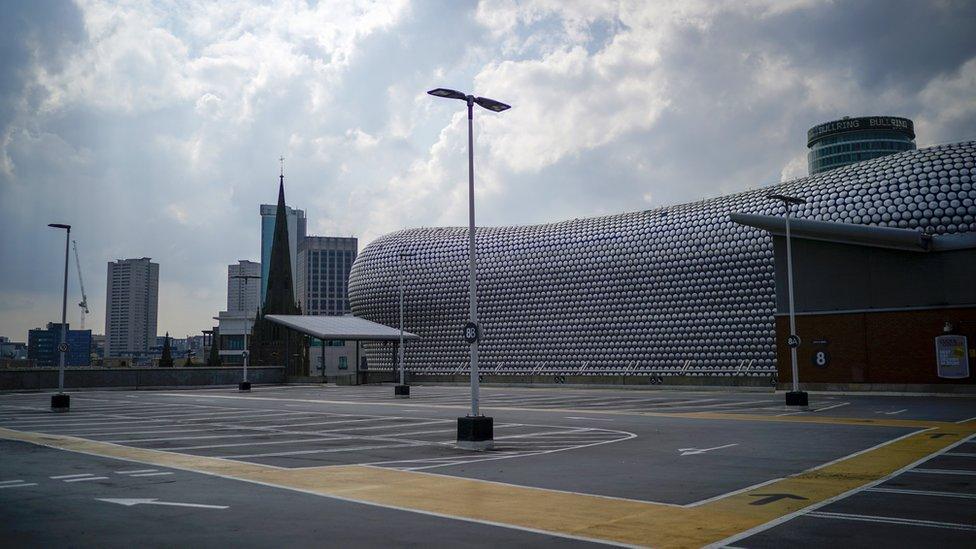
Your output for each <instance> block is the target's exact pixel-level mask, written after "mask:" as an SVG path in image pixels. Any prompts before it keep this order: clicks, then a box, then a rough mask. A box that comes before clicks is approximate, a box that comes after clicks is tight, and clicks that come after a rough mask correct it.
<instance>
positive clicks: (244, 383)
mask: <svg viewBox="0 0 976 549" xmlns="http://www.w3.org/2000/svg"><path fill="white" fill-rule="evenodd" d="M229 278H240V279H242V280H244V291H247V282H248V281H249V280H251V279H252V278H261V277H260V276H258V275H230V277H229ZM237 288H238V290H237V297H238V300H239V301H243V300H242V299H241V291H240V286H238V287H237ZM244 325H245V326H246V325H247V321H246V320H245V321H244ZM217 344H218V343H217V341H214V342H212V343H211V345H217ZM241 358H243V359H244V373H243V376H244V377H243V378H241V382H240V383H238V384H237V390H238V391H240V392H242V393H249V392H251V382H250V381H248V380H247V358H248V351H247V332H245V333H244V350H243V351H242V352H241Z"/></svg>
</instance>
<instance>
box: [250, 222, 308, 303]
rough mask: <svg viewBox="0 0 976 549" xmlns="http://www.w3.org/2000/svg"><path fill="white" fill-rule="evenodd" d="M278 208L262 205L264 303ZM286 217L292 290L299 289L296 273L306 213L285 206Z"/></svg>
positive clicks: (262, 293)
mask: <svg viewBox="0 0 976 549" xmlns="http://www.w3.org/2000/svg"><path fill="white" fill-rule="evenodd" d="M277 211H278V206H277V205H275V204H261V299H260V301H262V302H263V301H264V299H265V296H266V295H267V293H268V269H269V268H270V265H271V246H272V244H273V243H274V234H275V218H276V215H277V213H276V212H277ZM285 217H286V218H287V220H288V251H289V252H290V253H289V257H290V258H291V273H292V281H291V284H292V286H291V287H292V288H297V287H298V280H297V278H296V273H297V272H298V245H299V244H300V243H301V242H302V241H303V240H304V239H305V230H306V221H305V211H304V210H296V209H294V208H290V207H288V206H285Z"/></svg>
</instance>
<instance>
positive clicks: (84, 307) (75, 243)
mask: <svg viewBox="0 0 976 549" xmlns="http://www.w3.org/2000/svg"><path fill="white" fill-rule="evenodd" d="M71 245H72V246H74V248H75V266H76V267H78V285H79V286H81V303H79V304H78V306H79V307H81V329H82V330H84V329H85V315H87V314H89V313H90V312H91V311H89V310H88V296H87V295H85V281H84V279H82V278H81V261H80V260H79V259H78V241H77V240H72V241H71Z"/></svg>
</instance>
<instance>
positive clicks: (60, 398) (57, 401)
mask: <svg viewBox="0 0 976 549" xmlns="http://www.w3.org/2000/svg"><path fill="white" fill-rule="evenodd" d="M70 407H71V397H70V396H68V395H66V394H64V393H58V394H56V395H51V411H52V412H67V411H68V409H69V408H70Z"/></svg>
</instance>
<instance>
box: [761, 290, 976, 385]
mask: <svg viewBox="0 0 976 549" xmlns="http://www.w3.org/2000/svg"><path fill="white" fill-rule="evenodd" d="M947 320H948V321H950V322H952V323H953V324H954V325H955V326H956V330H955V332H954V333H957V334H961V335H964V336H966V337H967V338H968V342H969V368H970V376H969V377H968V378H966V379H943V378H940V377H938V375H937V373H936V367H935V338H936V337H937V336H939V335H942V326H943V325H944V324H945V321H947ZM789 327H790V320H789V316H788V315H777V316H776V365H777V370H778V372H779V381H780V382H781V383H782V382H789V381H792V375H791V374H792V372H791V365H790V349H789V347H787V345H786V337H787V336H788V335H789ZM796 329H797V333H798V334H799V335H800V338H801V339H802V344H801V345H800V347H799V349H798V352H797V364H798V367H799V370H800V382H801V383H898V384H901V383H924V384H976V308H974V307H969V308H952V309H928V310H909V311H894V312H869V313H842V314H804V315H797V317H796ZM818 351H826V352H827V353H828V355H829V358H830V360H829V363H828V364H827V365H826V366H823V367H820V366H817V365H815V364H814V356H815V354H816V353H817V352H818Z"/></svg>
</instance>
